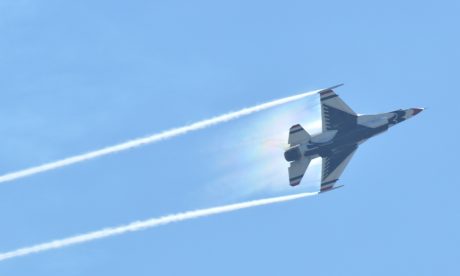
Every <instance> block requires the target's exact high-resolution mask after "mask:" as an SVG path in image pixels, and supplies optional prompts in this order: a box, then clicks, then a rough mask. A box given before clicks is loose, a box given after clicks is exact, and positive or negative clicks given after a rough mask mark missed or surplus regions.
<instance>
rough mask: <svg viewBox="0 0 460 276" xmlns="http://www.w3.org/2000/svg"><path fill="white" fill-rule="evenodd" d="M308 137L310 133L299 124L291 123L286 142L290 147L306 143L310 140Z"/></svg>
mask: <svg viewBox="0 0 460 276" xmlns="http://www.w3.org/2000/svg"><path fill="white" fill-rule="evenodd" d="M310 139H311V136H310V134H308V132H307V131H306V130H305V129H304V128H303V127H302V126H301V125H299V124H297V125H293V126H292V127H291V129H289V140H288V143H289V145H290V146H291V147H293V146H296V145H299V144H302V143H306V142H308V141H310Z"/></svg>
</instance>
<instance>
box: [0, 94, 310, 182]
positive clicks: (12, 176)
mask: <svg viewBox="0 0 460 276" xmlns="http://www.w3.org/2000/svg"><path fill="white" fill-rule="evenodd" d="M316 93H317V91H313V92H308V93H303V94H299V95H295V96H291V97H286V98H283V99H278V100H274V101H271V102H268V103H264V104H260V105H256V106H253V107H248V108H244V109H242V110H239V111H236V112H231V113H227V114H224V115H220V116H217V117H213V118H211V119H207V120H203V121H199V122H196V123H193V124H190V125H186V126H182V127H178V128H174V129H170V130H167V131H164V132H160V133H157V134H153V135H151V136H148V137H144V138H138V139H134V140H131V141H128V142H125V143H122V144H118V145H115V146H110V147H106V148H103V149H99V150H95V151H92V152H88V153H84V154H81V155H76V156H73V157H69V158H65V159H62V160H58V161H55V162H51V163H46V164H43V165H39V166H36V167H32V168H28V169H24V170H21V171H17V172H12V173H8V174H5V175H2V176H0V183H3V182H8V181H13V180H17V179H20V178H24V177H28V176H31V175H34V174H38V173H42V172H46V171H50V170H55V169H58V168H61V167H65V166H69V165H72V164H76V163H80V162H84V161H87V160H91V159H94V158H97V157H101V156H104V155H109V154H113V153H117V152H121V151H125V150H129V149H133V148H136V147H140V146H143V145H147V144H152V143H156V142H159V141H162V140H166V139H170V138H173V137H176V136H179V135H184V134H187V133H189V132H192V131H196V130H200V129H204V128H207V127H210V126H213V125H217V124H220V123H224V122H228V121H231V120H234V119H237V118H240V117H242V116H246V115H250V114H252V113H255V112H259V111H262V110H265V109H269V108H272V107H275V106H278V105H282V104H285V103H289V102H292V101H296V100H299V99H302V98H305V97H307V96H311V95H314V94H316Z"/></svg>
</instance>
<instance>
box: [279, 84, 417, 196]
mask: <svg viewBox="0 0 460 276" xmlns="http://www.w3.org/2000/svg"><path fill="white" fill-rule="evenodd" d="M342 85H343V84H340V85H337V86H334V87H331V88H327V89H324V90H321V91H319V92H318V93H319V94H320V97H321V113H322V114H321V115H322V124H323V130H322V132H321V133H320V134H318V135H315V136H310V134H308V132H307V131H305V129H304V128H303V127H302V126H301V125H299V124H297V125H294V126H292V127H291V128H290V130H289V140H288V143H289V149H287V150H286V151H285V153H284V157H285V159H286V161H288V162H290V166H289V182H290V184H291V186H297V185H299V184H300V182H301V181H302V178H303V176H304V174H305V172H306V170H307V168H308V165H309V164H310V161H311V160H313V159H315V158H318V157H321V158H322V161H323V162H322V163H323V164H322V175H321V188H320V192H327V191H331V190H333V189H337V188H340V187H342V186H338V187H336V186H335V184H336V182H337V181H338V180H339V177H340V175H341V174H342V173H343V171H344V170H345V167H346V166H347V165H348V163H349V162H350V160H351V158H352V157H353V154H354V153H355V151H356V149H357V148H358V146H359V145H361V144H362V143H363V142H365V141H366V140H367V139H369V138H371V137H373V136H376V135H378V134H380V133H383V132H385V131H387V130H388V129H389V128H390V127H392V126H394V125H396V124H399V123H401V122H403V121H405V120H407V119H409V118H411V117H413V116H415V115H417V114H418V113H420V112H422V111H423V110H424V109H423V108H409V109H406V110H403V109H399V110H396V111H392V112H388V113H381V114H376V115H358V114H356V113H355V112H354V111H353V110H352V109H351V108H350V107H349V106H348V105H347V104H346V103H345V102H343V101H342V99H340V97H339V96H338V95H337V94H336V93H335V92H334V89H335V88H337V87H339V86H342Z"/></svg>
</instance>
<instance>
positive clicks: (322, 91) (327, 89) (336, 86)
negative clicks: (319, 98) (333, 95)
mask: <svg viewBox="0 0 460 276" xmlns="http://www.w3.org/2000/svg"><path fill="white" fill-rule="evenodd" d="M343 85H344V83H340V84H337V85H334V86H332V87H329V88H325V89H321V90H320V91H318V93H324V92H326V91H331V90H334V89H336V88H338V87H340V86H343Z"/></svg>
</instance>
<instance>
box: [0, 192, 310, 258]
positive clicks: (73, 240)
mask: <svg viewBox="0 0 460 276" xmlns="http://www.w3.org/2000/svg"><path fill="white" fill-rule="evenodd" d="M316 194H317V193H301V194H294V195H288V196H281V197H273V198H266V199H259V200H253V201H248V202H243V203H236V204H231V205H225V206H220V207H213V208H208V209H201V210H195V211H189V212H185V213H178V214H174V215H168V216H164V217H160V218H154V219H149V220H144V221H136V222H133V223H131V224H128V225H124V226H119V227H115V228H107V229H103V230H99V231H95V232H91V233H88V234H83V235H78V236H73V237H70V238H66V239H62V240H55V241H52V242H47V243H42V244H38V245H35V246H31V247H25V248H21V249H18V250H14V251H10V252H6V253H1V254H0V261H4V260H7V259H12V258H16V257H21V256H26V255H30V254H34V253H40V252H44V251H48V250H52V249H59V248H63V247H66V246H70V245H75V244H79V243H86V242H90V241H93V240H97V239H102V238H106V237H110V236H115V235H121V234H125V233H128V232H135V231H140V230H144V229H147V228H152V227H157V226H161V225H165V224H169V223H173V222H180V221H183V220H189V219H195V218H199V217H206V216H211V215H216V214H221V213H227V212H232V211H236V210H240V209H246V208H251V207H256V206H262V205H268V204H273V203H279V202H285V201H290V200H294V199H299V198H304V197H307V196H312V195H316Z"/></svg>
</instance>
